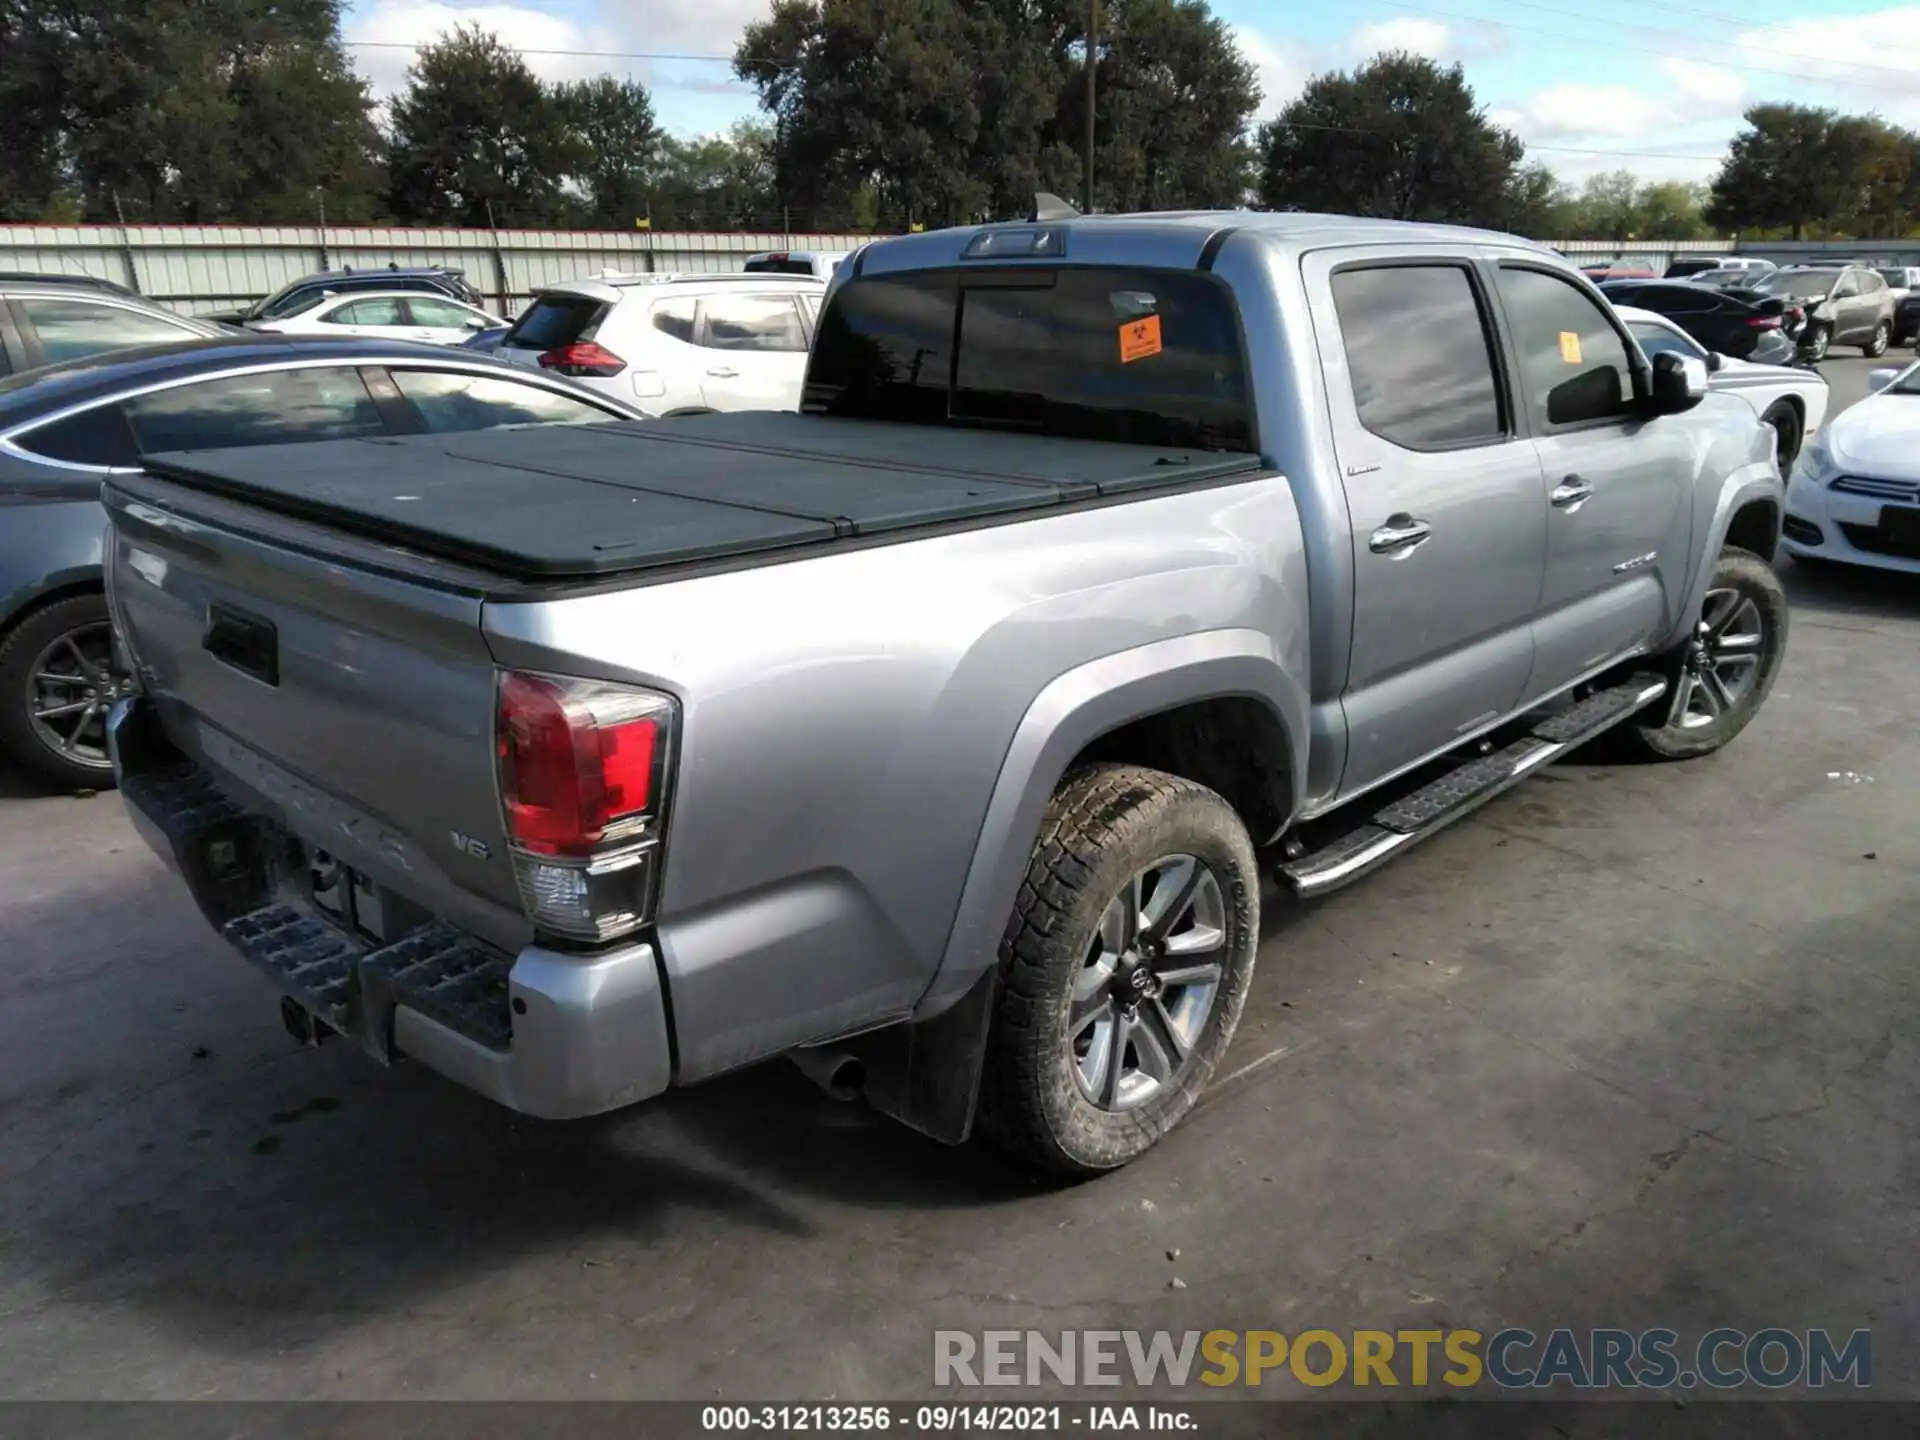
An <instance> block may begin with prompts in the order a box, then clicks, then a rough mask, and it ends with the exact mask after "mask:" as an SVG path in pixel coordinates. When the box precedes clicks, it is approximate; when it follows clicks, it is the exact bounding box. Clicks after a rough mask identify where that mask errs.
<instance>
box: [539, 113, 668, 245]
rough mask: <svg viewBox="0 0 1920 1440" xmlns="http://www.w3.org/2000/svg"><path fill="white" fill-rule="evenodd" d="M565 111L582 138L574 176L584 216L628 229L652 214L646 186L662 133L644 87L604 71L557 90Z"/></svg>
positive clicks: (585, 219) (589, 220)
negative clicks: (647, 214) (603, 73)
mask: <svg viewBox="0 0 1920 1440" xmlns="http://www.w3.org/2000/svg"><path fill="white" fill-rule="evenodd" d="M555 98H556V99H557V100H558V102H559V105H560V113H561V116H562V118H563V119H564V121H565V123H566V125H567V127H568V128H569V129H570V130H571V131H572V133H573V135H574V137H575V138H576V139H577V141H578V154H577V155H576V157H575V161H574V171H573V180H574V183H575V185H576V186H577V187H578V188H579V190H580V192H581V194H582V206H583V210H584V213H583V215H582V220H583V222H584V223H586V224H589V225H599V226H606V227H608V228H611V229H626V228H628V227H631V226H632V224H633V223H634V221H635V220H637V219H639V218H641V217H642V216H644V215H645V214H646V213H647V185H648V180H649V177H650V176H651V174H652V172H653V170H654V167H655V165H656V162H657V157H658V153H659V149H660V143H661V140H662V136H661V133H660V127H659V125H658V124H657V123H655V121H654V118H653V101H652V99H651V98H649V96H648V95H647V90H646V87H645V86H644V85H639V84H636V83H635V82H634V81H632V80H616V79H614V78H613V76H611V75H601V76H598V77H596V78H594V79H592V80H581V81H578V82H577V83H575V84H572V85H562V86H560V87H559V89H558V90H557V91H555Z"/></svg>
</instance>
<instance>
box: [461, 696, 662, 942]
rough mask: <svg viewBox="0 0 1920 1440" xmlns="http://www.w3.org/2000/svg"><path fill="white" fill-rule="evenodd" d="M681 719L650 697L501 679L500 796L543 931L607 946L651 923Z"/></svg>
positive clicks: (532, 913) (519, 870) (527, 901)
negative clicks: (671, 758)
mask: <svg viewBox="0 0 1920 1440" xmlns="http://www.w3.org/2000/svg"><path fill="white" fill-rule="evenodd" d="M673 717H674V703H673V701H672V700H671V699H670V698H668V697H667V696H665V695H660V694H657V693H655V692H653V691H650V690H640V689H636V688H634V687H631V686H626V685H608V684H603V683H600V682H598V681H592V680H570V679H561V678H558V677H555V676H548V675H527V674H523V673H521V672H518V671H506V672H503V673H502V674H501V676H500V688H499V707H498V715H497V717H496V720H495V744H496V746H497V752H498V756H499V775H500V799H501V805H502V808H503V810H504V811H505V820H506V829H507V835H508V837H509V838H510V839H511V840H512V842H513V851H514V854H513V862H514V870H515V874H516V877H517V878H518V881H519V885H520V897H521V901H522V903H523V904H524V906H525V907H526V910H527V914H528V915H529V917H530V918H531V919H532V920H533V921H534V923H535V924H536V925H538V926H540V927H541V928H543V929H547V930H552V931H555V932H557V933H559V934H562V935H567V936H571V937H574V938H578V939H586V940H608V939H611V938H613V937H614V936H616V935H622V934H626V933H627V932H629V931H631V930H635V929H637V928H639V927H640V926H641V925H644V924H645V923H646V922H647V920H648V919H649V918H650V916H651V906H652V898H653V895H652V891H653V883H654V874H655V871H656V869H657V865H656V860H655V852H656V851H657V850H658V848H659V842H660V828H661V826H660V822H661V817H662V814H663V803H662V802H663V801H664V799H665V790H666V781H667V758H668V752H669V749H670V746H671V741H672V738H673Z"/></svg>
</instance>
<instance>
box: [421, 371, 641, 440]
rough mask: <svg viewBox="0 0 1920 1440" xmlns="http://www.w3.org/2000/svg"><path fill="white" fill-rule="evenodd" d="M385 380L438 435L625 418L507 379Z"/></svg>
mask: <svg viewBox="0 0 1920 1440" xmlns="http://www.w3.org/2000/svg"><path fill="white" fill-rule="evenodd" d="M388 374H389V375H391V376H392V378H393V383H394V385H395V386H396V387H397V388H398V389H399V391H400V393H401V394H402V395H403V396H405V397H406V399H407V402H408V403H409V404H411V405H412V406H413V408H414V412H415V413H416V414H418V415H419V417H420V420H421V424H422V425H423V427H424V428H425V429H426V430H428V431H429V432H431V433H433V434H436V435H440V434H451V433H453V432H455V431H462V430H491V429H493V428H494V427H495V426H496V425H592V424H597V423H600V422H603V421H607V420H622V419H625V418H626V417H625V416H623V415H616V414H613V413H611V412H609V411H606V410H602V409H600V408H599V407H598V406H594V405H589V404H587V403H586V402H585V401H582V400H576V399H574V398H573V397H572V396H570V395H560V394H556V393H555V392H554V391H552V390H548V389H546V388H545V387H543V386H540V385H528V384H526V383H524V382H522V381H519V380H515V379H513V378H512V377H510V376H499V375H473V374H468V373H466V372H463V371H453V370H398V369H396V370H390V371H389V372H388Z"/></svg>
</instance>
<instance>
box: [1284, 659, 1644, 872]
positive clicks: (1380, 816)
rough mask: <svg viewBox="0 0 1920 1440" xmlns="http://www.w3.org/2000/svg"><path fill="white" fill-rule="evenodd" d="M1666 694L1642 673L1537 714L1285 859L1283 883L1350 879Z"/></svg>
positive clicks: (1475, 807)
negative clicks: (1326, 841) (1490, 746)
mask: <svg viewBox="0 0 1920 1440" xmlns="http://www.w3.org/2000/svg"><path fill="white" fill-rule="evenodd" d="M1666 693H1667V682H1666V680H1665V679H1663V678H1662V677H1661V676H1658V675H1653V674H1640V675H1635V676H1634V677H1633V678H1632V679H1631V680H1629V681H1627V683H1626V684H1624V685H1616V686H1615V687H1614V688H1613V689H1611V690H1601V691H1599V692H1597V693H1596V694H1593V695H1589V696H1588V697H1587V698H1586V699H1584V700H1582V701H1580V702H1578V703H1577V704H1575V705H1572V706H1570V707H1569V708H1567V709H1565V710H1562V711H1560V712H1559V713H1558V714H1556V715H1551V716H1548V717H1547V718H1546V719H1544V720H1542V721H1540V722H1539V723H1538V724H1537V725H1535V726H1534V727H1533V729H1532V731H1531V732H1529V733H1528V734H1526V735H1524V736H1522V737H1521V738H1520V739H1518V740H1516V741H1514V742H1513V744H1511V745H1509V746H1507V748H1506V749H1504V750H1496V751H1495V752H1494V753H1493V754H1491V755H1483V756H1481V757H1480V758H1479V759H1478V760H1470V761H1468V762H1467V763H1466V764H1464V765H1462V766H1460V767H1459V769H1457V770H1452V771H1449V772H1448V773H1447V774H1445V775H1442V776H1441V777H1440V778H1439V779H1438V780H1435V781H1434V782H1433V783H1432V784H1430V785H1427V786H1425V787H1424V788H1422V789H1419V790H1416V791H1414V792H1413V794H1411V795H1408V796H1406V797H1404V798H1403V799H1400V800H1396V801H1394V802H1393V804H1391V805H1389V806H1387V807H1386V808H1385V809H1382V810H1377V811H1375V812H1374V815H1373V819H1372V820H1371V821H1370V822H1369V823H1368V824H1365V825H1362V826H1361V827H1360V828H1359V829H1357V830H1355V831H1353V832H1352V833H1351V834H1349V835H1344V836H1342V837H1341V838H1340V839H1338V840H1336V841H1334V843H1333V844H1331V845H1329V846H1327V847H1326V848H1325V849H1323V850H1316V851H1314V852H1313V853H1312V854H1310V855H1303V856H1301V857H1300V858H1299V859H1297V860H1292V861H1289V862H1288V863H1287V864H1285V865H1282V866H1281V867H1280V882H1281V884H1283V885H1285V886H1287V888H1288V889H1290V890H1291V891H1292V892H1293V893H1294V894H1295V895H1296V896H1297V897H1299V898H1300V899H1303V900H1308V899H1312V898H1313V897H1315V896H1318V895H1325V894H1327V893H1329V892H1330V891H1334V890H1338V889H1339V888H1340V887H1341V886H1343V885H1348V884H1351V883H1352V882H1353V881H1355V880H1358V879H1359V878H1360V877H1361V876H1362V875H1366V874H1368V873H1369V872H1371V871H1373V870H1377V869H1378V868H1379V867H1380V866H1382V865H1384V864H1385V863H1386V862H1387V861H1388V860H1390V859H1392V858H1393V857H1394V856H1395V855H1397V854H1399V853H1400V852H1401V851H1402V850H1405V849H1406V848H1407V847H1408V846H1410V845H1413V844H1416V843H1418V842H1419V841H1421V840H1424V839H1426V838H1427V836H1429V835H1432V834H1434V833H1435V832H1436V831H1439V830H1443V829H1445V828H1446V827H1447V826H1448V825H1451V824H1452V823H1453V822H1454V821H1455V820H1458V819H1459V818H1460V817H1461V816H1462V815H1466V814H1468V813H1470V812H1472V811H1474V810H1477V809H1479V808H1480V806H1482V805H1484V804H1486V803H1487V801H1489V800H1491V799H1493V797H1494V796H1496V795H1499V794H1502V793H1504V792H1505V791H1508V790H1511V789H1512V788H1513V787H1514V786H1515V785H1518V784H1519V783H1520V782H1521V781H1522V780H1524V779H1526V778H1527V776H1529V775H1531V774H1532V773H1533V772H1534V771H1535V770H1538V769H1539V768H1540V767H1541V766H1543V765H1545V764H1547V763H1548V762H1550V761H1553V760H1557V759H1559V758H1560V757H1561V756H1563V755H1565V754H1567V753H1568V752H1569V751H1571V750H1576V749H1578V748H1579V747H1580V746H1582V745H1584V744H1586V743H1587V741H1589V740H1591V739H1593V737H1594V736H1596V735H1598V734H1599V733H1600V732H1601V731H1603V730H1607V729H1610V728H1611V727H1612V726H1614V725H1617V724H1618V723H1619V722H1621V721H1622V720H1625V719H1626V718H1627V717H1628V716H1630V715H1633V714H1635V713H1637V712H1638V711H1640V710H1643V709H1645V708H1646V707H1647V706H1649V705H1651V704H1652V703H1653V702H1654V701H1656V700H1658V699H1659V698H1660V697H1661V696H1662V695H1664V694H1666Z"/></svg>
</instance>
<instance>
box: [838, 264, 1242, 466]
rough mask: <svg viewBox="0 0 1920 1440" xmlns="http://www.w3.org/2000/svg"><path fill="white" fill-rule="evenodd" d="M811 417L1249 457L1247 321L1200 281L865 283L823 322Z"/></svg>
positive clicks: (921, 278)
mask: <svg viewBox="0 0 1920 1440" xmlns="http://www.w3.org/2000/svg"><path fill="white" fill-rule="evenodd" d="M801 408H802V409H804V410H808V411H811V412H814V413H817V414H825V415H839V416H854V417H859V418H862V419H873V420H902V421H909V422H912V423H916V424H923V425H949V426H975V427H987V428H993V429H1004V430H1023V431H1029V432H1032V433H1034V434H1043V435H1061V436H1072V437H1075V438H1079V439H1088V440H1115V441H1121V442H1125V443H1131V444H1140V445H1163V446H1178V447H1181V448H1184V449H1206V450H1247V451H1250V450H1253V449H1254V448H1255V437H1254V424H1253V407H1252V404H1251V401H1250V398H1249V392H1248V386H1247V377H1246V362H1245V359H1244V355H1243V350H1242V345H1241V332H1240V320H1239V314H1238V310H1237V308H1236V307H1235V305H1234V303H1233V298H1232V296H1231V294H1230V293H1229V292H1228V291H1227V289H1226V287H1225V286H1224V285H1222V284H1221V283H1220V282H1219V281H1217V280H1216V279H1214V278H1213V277H1211V276H1207V275H1201V274H1197V273H1194V272H1191V271H1159V270H1140V269H1131V268H1112V267H1104V266H1103V267H1094V266H1086V267H1080V266H1070V267H1063V268H1061V269H1058V270H1035V269H1025V268H1022V269H1017V270H1016V269H1003V270H998V271H993V270H967V271H953V270H942V271H916V272H913V273H911V274H907V275H876V276H863V277H861V278H859V279H857V280H853V281H851V282H848V283H846V284H844V285H842V286H841V287H840V289H839V290H838V291H837V292H835V294H834V296H833V298H832V300H831V302H830V303H829V304H828V306H827V309H826V313H825V314H824V315H823V316H822V317H821V320H820V327H819V334H818V337H817V338H816V340H815V343H814V347H813V355H812V360H811V363H810V364H809V366H808V370H807V384H806V390H805V392H804V395H803V399H802V407H801Z"/></svg>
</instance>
